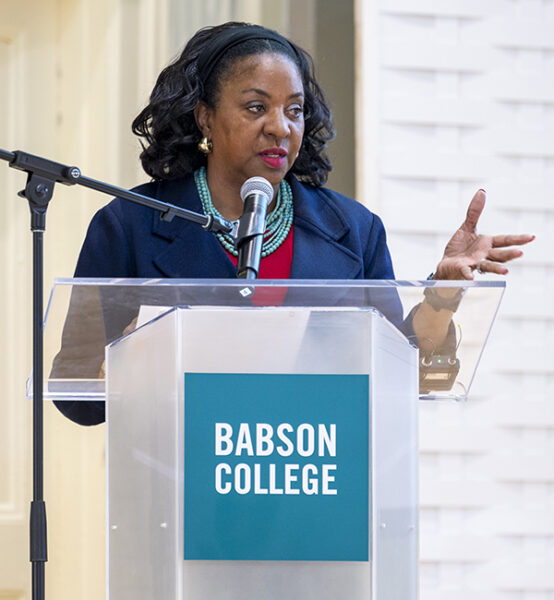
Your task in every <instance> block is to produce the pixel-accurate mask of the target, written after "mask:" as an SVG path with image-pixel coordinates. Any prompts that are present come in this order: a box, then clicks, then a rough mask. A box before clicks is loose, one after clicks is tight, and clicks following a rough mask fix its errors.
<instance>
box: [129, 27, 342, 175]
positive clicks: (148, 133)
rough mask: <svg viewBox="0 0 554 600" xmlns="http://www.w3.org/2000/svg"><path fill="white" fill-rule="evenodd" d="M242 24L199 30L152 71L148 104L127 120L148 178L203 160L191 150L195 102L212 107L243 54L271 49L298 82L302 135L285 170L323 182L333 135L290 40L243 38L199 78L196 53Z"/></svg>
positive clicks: (308, 66) (195, 136) (310, 74)
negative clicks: (168, 60)
mask: <svg viewBox="0 0 554 600" xmlns="http://www.w3.org/2000/svg"><path fill="white" fill-rule="evenodd" d="M245 26H248V24H246V23H237V22H229V23H225V24H223V25H218V26H215V27H206V28H203V29H200V30H199V31H198V32H197V33H196V34H195V35H194V36H193V37H192V38H191V39H190V41H189V42H188V43H187V45H186V46H185V49H184V50H183V52H182V53H181V55H180V56H179V57H178V58H177V59H176V60H175V61H173V62H172V63H171V64H170V65H169V66H167V67H166V68H165V69H164V70H163V71H162V72H161V73H160V75H159V76H158V80H157V81H156V85H155V86H154V89H153V90H152V94H151V95H150V102H149V104H148V106H146V107H145V108H144V109H143V110H142V111H141V112H140V114H139V115H138V116H137V117H136V118H135V120H134V121H133V125H132V129H133V133H135V134H136V135H138V136H139V137H141V138H144V140H145V142H143V141H142V140H141V145H142V153H141V155H140V160H141V162H142V166H143V168H144V170H145V171H146V172H147V173H148V175H150V176H151V177H152V178H154V179H173V178H175V177H180V176H182V175H186V174H188V173H192V172H193V171H195V170H196V169H197V168H199V167H200V166H202V165H205V164H206V157H205V155H203V154H202V153H201V152H199V151H198V149H197V144H198V142H199V141H200V139H201V138H202V134H201V132H200V130H199V129H198V126H197V125H196V120H195V118H194V112H193V111H194V109H195V107H196V105H197V104H198V102H203V103H205V104H206V105H207V106H209V107H212V108H216V107H217V103H218V98H219V93H220V91H221V86H222V84H223V83H224V82H225V81H226V80H227V79H228V78H229V77H230V76H231V75H232V73H233V69H232V67H233V65H234V64H235V62H236V61H237V60H238V59H240V58H243V57H245V56H250V55H253V54H261V53H264V52H271V53H277V54H281V55H284V56H286V57H287V58H288V59H290V60H291V61H292V62H294V63H295V64H296V65H297V67H298V70H299V72H300V76H301V78H302V83H303V85H304V95H305V99H304V137H303V140H302V146H301V148H300V153H299V154H298V157H297V159H296V161H295V162H294V165H293V166H292V169H291V172H292V173H293V174H295V175H296V176H297V177H298V178H299V179H300V180H302V181H304V182H306V183H310V184H311V185H314V186H320V185H324V184H325V183H326V181H327V176H328V173H329V171H330V170H331V163H330V161H329V159H328V157H327V155H326V153H325V148H326V145H327V142H328V141H329V140H331V139H333V138H334V135H335V129H334V127H333V121H332V116H331V109H330V108H329V106H328V105H327V102H326V101H325V97H324V95H323V92H322V90H321V88H320V87H319V85H318V83H317V81H316V79H315V76H314V66H313V60H312V58H311V57H310V55H309V54H308V53H307V52H305V51H304V50H303V49H302V48H300V47H299V46H297V45H296V44H294V43H292V42H290V41H289V44H290V47H289V46H286V45H284V44H281V43H279V42H277V41H275V40H271V39H249V40H245V41H244V42H242V43H240V44H237V45H235V46H232V47H230V48H229V49H228V50H226V51H225V53H224V54H223V56H222V57H221V59H220V60H219V62H217V64H216V65H215V68H214V69H213V71H212V72H211V74H210V75H209V76H208V78H207V80H206V81H205V82H202V80H201V78H200V77H199V75H198V69H197V61H198V57H199V56H200V55H201V53H202V51H203V49H204V48H205V47H206V45H207V44H208V43H209V42H210V41H211V40H212V38H213V36H217V35H218V34H220V33H221V32H222V31H224V30H226V29H229V28H231V27H245Z"/></svg>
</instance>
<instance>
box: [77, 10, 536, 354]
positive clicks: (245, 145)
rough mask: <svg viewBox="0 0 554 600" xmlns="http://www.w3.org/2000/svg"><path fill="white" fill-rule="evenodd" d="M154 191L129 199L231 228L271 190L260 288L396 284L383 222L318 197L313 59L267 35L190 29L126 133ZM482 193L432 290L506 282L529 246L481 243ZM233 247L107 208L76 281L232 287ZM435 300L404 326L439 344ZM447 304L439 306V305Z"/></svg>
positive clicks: (324, 119) (328, 123) (322, 129)
mask: <svg viewBox="0 0 554 600" xmlns="http://www.w3.org/2000/svg"><path fill="white" fill-rule="evenodd" d="M133 131H134V132H135V133H136V134H137V135H138V136H140V137H141V138H142V140H143V141H142V146H143V150H142V154H141V161H142V165H143V167H144V170H145V171H146V172H147V173H148V175H150V176H151V178H152V181H151V182H150V183H147V184H145V185H142V186H140V187H139V188H137V191H138V192H140V193H142V194H145V195H147V196H152V197H155V198H157V199H159V200H163V201H166V202H169V203H171V204H176V205H179V206H182V207H184V208H187V209H189V210H192V211H195V212H203V213H205V214H218V215H221V216H222V217H224V218H225V219H227V220H235V219H237V218H238V217H239V216H240V215H241V214H242V212H243V202H242V200H241V197H240V189H241V186H242V185H243V183H244V182H245V181H246V180H247V179H249V178H250V177H253V176H261V177H264V178H265V179H267V181H269V183H270V184H271V186H272V188H273V198H272V199H271V203H270V206H269V213H268V218H267V229H266V233H265V237H264V240H263V247H262V258H261V262H260V272H259V276H260V277H261V278H272V279H288V278H297V279H393V278H394V272H393V268H392V263H391V258H390V255H389V251H388V249H387V245H386V236H385V230H384V227H383V224H382V222H381V220H380V219H379V217H377V216H376V215H374V214H372V213H371V212H370V211H368V210H367V209H366V208H364V207H363V206H362V205H361V204H359V203H358V202H356V201H354V200H352V199H350V198H347V197H345V196H343V195H341V194H339V193H337V192H334V191H331V190H329V189H326V188H325V187H323V186H324V184H325V183H326V181H327V176H328V173H329V171H330V170H331V164H330V162H329V159H328V158H327V156H326V154H325V148H326V143H327V142H328V141H329V140H330V139H332V137H333V134H334V129H333V124H332V120H331V111H330V109H329V107H328V105H327V104H326V101H325V98H324V95H323V93H322V91H321V89H320V87H319V85H318V83H317V81H316V79H315V77H314V73H313V64H312V60H311V58H310V57H309V56H308V54H307V53H306V52H305V51H304V50H302V49H301V48H299V47H298V46H297V45H296V44H294V43H293V42H291V41H289V40H287V39H286V38H284V37H283V36H281V35H280V34H278V33H277V32H275V31H272V30H269V29H266V28H264V27H260V26H256V25H248V24H245V23H234V22H232V23H226V24H224V25H220V26H216V27H208V28H205V29H201V30H200V31H198V32H197V33H196V34H195V35H194V36H193V38H192V39H191V40H190V41H189V42H188V43H187V45H186V47H185V49H184V50H183V52H182V54H181V55H180V56H179V57H178V59H177V60H175V61H174V62H173V63H172V64H170V65H169V66H168V67H166V68H165V69H164V70H163V71H162V72H161V73H160V75H159V77H158V80H157V82H156V85H155V86H154V89H153V91H152V94H151V96H150V102H149V104H148V106H146V108H144V110H143V111H142V112H141V113H140V114H139V115H138V116H137V118H136V119H135V120H134V122H133ZM484 202H485V193H484V191H482V190H479V191H478V192H477V193H476V194H475V196H474V197H473V199H472V201H471V203H470V205H469V209H468V211H467V217H466V219H465V221H464V223H463V224H462V225H461V227H460V228H459V229H458V230H457V231H456V232H455V234H454V235H453V237H452V238H451V240H450V241H449V243H448V245H447V247H446V249H445V252H444V256H443V257H442V259H441V260H440V261H439V263H438V265H437V267H436V269H435V274H434V277H435V278H436V279H460V280H462V279H472V278H473V275H472V273H473V271H474V270H475V269H477V270H479V272H486V273H497V274H505V273H507V269H506V268H505V266H504V263H506V262H507V261H509V260H512V259H514V258H517V257H519V256H521V254H522V252H521V250H519V249H518V248H513V247H512V246H519V245H522V244H526V243H528V242H530V241H531V240H532V239H533V236H530V235H497V236H486V235H478V234H477V232H476V226H477V222H478V220H479V217H480V215H481V212H482V210H483V207H484ZM236 264H237V257H236V250H235V248H234V243H233V239H232V238H231V237H229V236H228V235H225V234H217V235H214V234H212V233H209V232H206V231H204V230H203V229H202V228H200V227H198V226H197V225H196V224H191V223H187V222H184V221H181V220H179V219H174V220H173V221H172V222H165V221H162V220H160V219H159V216H158V214H157V213H154V211H152V210H151V209H149V208H145V207H142V206H137V205H135V204H131V203H127V202H125V201H123V200H120V199H115V200H113V201H112V202H111V203H110V204H108V205H107V206H105V207H104V208H102V209H101V210H100V211H99V212H98V213H97V214H96V215H95V217H94V218H93V220H92V223H91V225H90V228H89V230H88V233H87V236H86V240H85V242H84V245H83V247H82V250H81V253H80V256H79V260H78V264H77V268H76V272H75V276H76V277H131V278H159V277H173V278H206V277H208V278H232V277H236ZM430 289H432V292H431V293H429V294H428V295H426V297H425V300H424V301H423V302H422V303H421V304H420V305H418V307H417V308H416V309H415V311H413V314H412V316H411V325H413V330H414V331H415V334H416V335H417V338H418V339H419V340H420V348H422V349H423V350H424V351H425V343H426V342H425V340H429V339H432V340H433V342H432V343H433V346H434V347H437V346H440V344H441V343H443V342H444V340H445V338H446V337H447V332H448V329H449V324H450V321H451V317H452V313H453V311H454V310H455V308H456V303H457V302H459V298H458V297H456V295H457V293H458V292H457V290H458V288H448V289H443V290H440V291H437V290H435V289H434V288H430ZM441 294H443V295H441Z"/></svg>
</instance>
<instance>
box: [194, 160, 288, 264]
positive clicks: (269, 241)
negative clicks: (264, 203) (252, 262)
mask: <svg viewBox="0 0 554 600" xmlns="http://www.w3.org/2000/svg"><path fill="white" fill-rule="evenodd" d="M194 182H195V183H196V189H197V190H198V195H199V196H200V201H201V202H202V208H203V209H204V214H205V215H217V216H219V217H222V215H221V214H220V213H219V211H218V210H217V208H216V207H215V206H214V205H213V203H212V197H211V195H210V190H209V189H208V180H207V178H206V167H200V168H199V169H197V170H196V171H195V172H194ZM293 216H294V211H293V203H292V190H291V189H290V185H289V184H288V182H287V181H285V180H284V179H283V181H281V183H280V184H279V191H278V193H277V204H276V205H275V208H274V209H273V210H272V211H271V212H270V213H269V215H267V220H266V227H265V235H264V243H263V245H262V258H265V257H266V256H268V255H270V254H271V253H272V252H275V250H277V248H279V246H280V245H281V244H282V243H283V242H284V241H285V238H286V237H287V235H288V234H289V231H290V228H291V226H292V219H293ZM222 218H224V217H222ZM216 236H217V239H218V240H219V241H220V242H221V245H222V246H223V247H224V248H225V250H227V252H229V253H230V254H232V255H233V256H238V252H237V250H235V244H234V241H233V238H232V237H231V236H230V235H229V234H228V233H220V232H218V233H216Z"/></svg>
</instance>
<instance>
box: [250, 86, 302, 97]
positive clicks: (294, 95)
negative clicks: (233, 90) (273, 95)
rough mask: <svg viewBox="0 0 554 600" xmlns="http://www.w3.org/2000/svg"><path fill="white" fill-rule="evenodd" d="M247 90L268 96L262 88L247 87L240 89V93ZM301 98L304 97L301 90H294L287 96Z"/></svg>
mask: <svg viewBox="0 0 554 600" xmlns="http://www.w3.org/2000/svg"><path fill="white" fill-rule="evenodd" d="M248 92H256V93H257V94H260V96H265V97H266V98H269V97H270V95H269V94H268V93H267V92H266V91H264V90H260V89H259V88H249V89H247V90H242V92H241V93H242V94H247V93H248ZM299 97H300V98H303V97H304V93H303V92H296V93H294V94H291V95H290V96H289V98H299Z"/></svg>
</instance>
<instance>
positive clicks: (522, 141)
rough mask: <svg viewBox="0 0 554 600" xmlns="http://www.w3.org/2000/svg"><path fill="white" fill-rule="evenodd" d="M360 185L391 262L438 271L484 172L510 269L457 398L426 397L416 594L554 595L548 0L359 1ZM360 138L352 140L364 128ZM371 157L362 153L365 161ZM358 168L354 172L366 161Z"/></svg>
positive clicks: (411, 272) (553, 221)
mask: <svg viewBox="0 0 554 600" xmlns="http://www.w3.org/2000/svg"><path fill="white" fill-rule="evenodd" d="M357 8H358V11H357V15H358V19H359V22H358V27H359V29H358V31H359V32H362V34H363V32H364V31H366V32H371V35H372V36H374V37H375V38H376V39H371V40H369V39H367V37H366V38H365V39H364V40H362V41H361V43H360V53H361V65H362V68H361V69H360V70H359V74H360V78H361V79H360V81H359V84H360V86H361V87H362V89H364V90H365V95H362V98H363V99H367V93H368V91H369V93H371V94H375V95H376V98H373V99H372V100H371V101H369V100H368V101H367V102H360V101H359V102H358V114H359V115H360V114H361V111H363V110H364V109H365V108H366V104H367V106H371V104H374V105H375V106H376V109H377V114H378V119H377V120H375V121H372V120H371V119H369V118H367V116H366V117H362V118H361V121H362V123H364V129H363V131H364V136H363V137H364V139H365V140H366V143H368V145H372V144H374V145H375V146H376V153H375V155H376V159H375V160H373V159H372V157H371V152H369V153H368V158H367V160H365V159H364V158H363V157H362V158H361V159H360V157H359V158H358V165H359V166H361V168H362V169H363V175H364V178H365V180H368V179H370V180H371V179H374V180H375V183H374V184H364V183H362V184H361V185H359V189H360V191H361V192H362V194H364V192H365V195H364V197H361V198H360V199H361V200H364V199H365V200H366V202H367V203H368V204H369V205H370V206H371V207H372V208H373V209H374V210H376V211H377V212H378V213H379V214H381V216H382V217H383V219H384V221H385V224H386V226H387V229H388V232H389V243H390V247H391V251H392V254H393V258H394V260H395V267H396V273H397V277H398V278H399V279H402V278H410V279H414V278H421V279H424V278H425V277H426V276H427V274H428V273H429V272H430V271H431V270H433V268H434V266H435V265H436V262H437V260H438V258H439V257H440V255H441V253H442V248H443V247H444V244H445V243H446V241H447V239H448V237H449V235H450V234H451V233H452V232H453V231H454V229H455V228H456V227H457V226H458V224H459V223H460V222H461V221H462V220H463V218H464V213H465V208H466V206H467V203H468V202H469V200H470V199H471V197H472V195H473V193H474V192H475V191H476V190H477V189H478V188H480V187H483V188H485V189H486V190H487V192H488V205H487V208H486V212H485V214H484V215H483V218H482V223H481V226H480V228H481V230H482V231H487V232H491V233H501V232H532V233H535V234H536V235H537V240H536V241H535V242H534V244H533V247H530V248H529V249H528V250H526V256H525V258H524V259H523V260H522V261H520V262H519V263H517V264H514V265H513V267H512V268H511V274H510V276H509V278H508V289H507V293H506V295H505V297H504V302H503V305H502V308H501V312H500V315H499V318H498V320H497V322H496V325H495V327H494V329H493V334H492V338H491V341H490V344H489V347H488V349H487V351H486V353H485V357H484V360H483V362H482V364H481V367H480V369H479V372H478V377H477V380H476V382H475V384H474V387H473V389H472V394H471V399H470V401H469V402H468V403H466V404H459V405H457V404H453V403H443V404H432V403H425V404H421V406H420V409H421V411H420V420H421V426H420V440H421V442H420V446H421V455H420V469H421V471H420V478H421V484H420V489H421V515H420V518H421V565H420V578H421V598H422V600H439V599H440V600H446V599H448V600H458V599H462V598H463V599H464V600H481V599H483V600H484V599H486V600H531V599H532V600H546V599H553V598H554V301H553V298H554V251H553V250H552V241H553V238H554V2H553V1H552V0H481V1H480V2H477V1H468V0H465V1H462V0H459V1H456V0H442V1H441V2H438V1H432V0H427V1H424V0H419V1H418V2H413V1H411V0H381V1H380V2H372V3H366V2H364V1H363V0H361V1H360V2H359V3H358V7H357ZM358 149H360V146H359V145H358ZM364 160H365V162H364ZM359 174H360V175H361V174H362V173H359Z"/></svg>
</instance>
